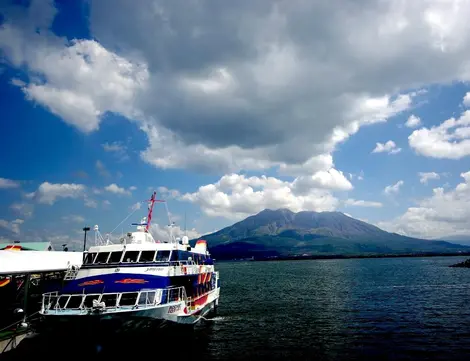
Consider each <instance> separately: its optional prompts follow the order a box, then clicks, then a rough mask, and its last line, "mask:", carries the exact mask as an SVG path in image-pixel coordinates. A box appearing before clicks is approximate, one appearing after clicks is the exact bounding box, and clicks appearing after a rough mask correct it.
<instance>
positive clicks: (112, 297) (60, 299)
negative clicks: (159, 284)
mask: <svg viewBox="0 0 470 361" xmlns="http://www.w3.org/2000/svg"><path fill="white" fill-rule="evenodd" d="M183 300H184V301H186V300H187V297H186V290H185V288H184V287H172V288H167V289H148V290H147V289H146V290H141V291H136V292H120V293H92V294H59V293H58V292H57V291H55V292H49V293H45V294H43V298H42V308H41V311H42V313H49V314H50V313H58V312H63V311H79V312H83V313H87V312H89V311H90V310H103V311H104V310H106V311H117V310H126V309H145V308H150V307H155V306H157V305H160V304H167V303H173V302H179V301H183Z"/></svg>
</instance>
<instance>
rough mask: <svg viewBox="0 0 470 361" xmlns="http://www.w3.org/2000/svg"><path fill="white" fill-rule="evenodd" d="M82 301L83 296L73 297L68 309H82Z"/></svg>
mask: <svg viewBox="0 0 470 361" xmlns="http://www.w3.org/2000/svg"><path fill="white" fill-rule="evenodd" d="M82 299H83V296H82V295H79V296H71V297H70V300H69V303H67V308H80V305H81V304H82Z"/></svg>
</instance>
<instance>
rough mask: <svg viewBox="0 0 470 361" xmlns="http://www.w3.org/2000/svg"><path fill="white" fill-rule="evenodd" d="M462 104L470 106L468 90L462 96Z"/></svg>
mask: <svg viewBox="0 0 470 361" xmlns="http://www.w3.org/2000/svg"><path fill="white" fill-rule="evenodd" d="M463 105H465V106H466V107H470V92H467V93H466V94H465V96H464V97H463Z"/></svg>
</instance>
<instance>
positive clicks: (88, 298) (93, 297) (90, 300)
mask: <svg viewBox="0 0 470 361" xmlns="http://www.w3.org/2000/svg"><path fill="white" fill-rule="evenodd" d="M99 298H100V295H87V296H86V297H85V301H83V305H84V306H85V307H86V308H92V307H93V300H98V299H99Z"/></svg>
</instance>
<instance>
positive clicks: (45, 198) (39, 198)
mask: <svg viewBox="0 0 470 361" xmlns="http://www.w3.org/2000/svg"><path fill="white" fill-rule="evenodd" d="M84 192H85V186H84V185H83V184H75V183H70V184H68V183H64V184H60V183H55V184H54V183H49V182H44V183H42V184H41V185H40V186H39V187H38V189H37V190H36V191H35V192H33V193H29V194H28V195H27V197H28V198H31V199H34V200H35V201H36V202H38V203H43V204H49V205H52V204H54V203H55V202H56V201H57V200H58V199H60V198H72V199H76V198H80V197H83V196H84Z"/></svg>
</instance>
